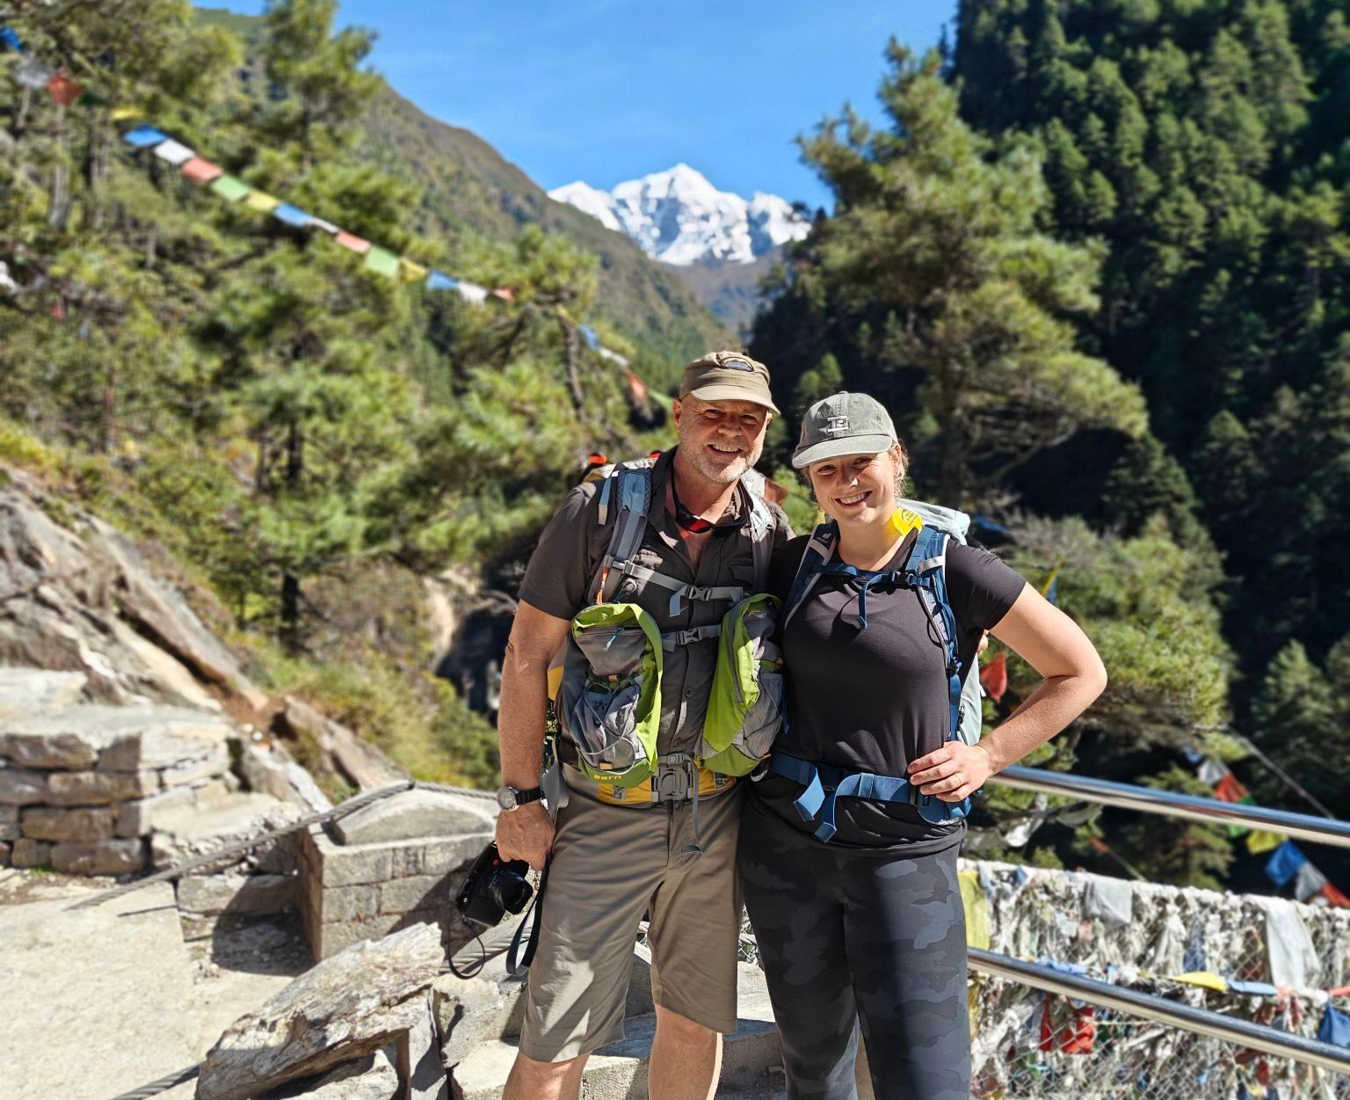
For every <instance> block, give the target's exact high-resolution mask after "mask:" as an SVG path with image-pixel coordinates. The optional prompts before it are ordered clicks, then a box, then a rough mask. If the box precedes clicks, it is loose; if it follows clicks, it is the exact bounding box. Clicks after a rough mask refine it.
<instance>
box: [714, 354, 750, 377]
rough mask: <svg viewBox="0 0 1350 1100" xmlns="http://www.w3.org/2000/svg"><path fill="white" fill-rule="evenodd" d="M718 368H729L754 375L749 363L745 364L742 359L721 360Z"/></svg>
mask: <svg viewBox="0 0 1350 1100" xmlns="http://www.w3.org/2000/svg"><path fill="white" fill-rule="evenodd" d="M718 366H722V367H730V368H731V369H732V370H743V371H749V372H750V373H751V374H754V373H755V368H754V367H752V366H751V365H750V364H749V363H747V362H746V361H745V360H744V359H731V358H727V359H723V360H722V361H721V362H720V363H719V364H718Z"/></svg>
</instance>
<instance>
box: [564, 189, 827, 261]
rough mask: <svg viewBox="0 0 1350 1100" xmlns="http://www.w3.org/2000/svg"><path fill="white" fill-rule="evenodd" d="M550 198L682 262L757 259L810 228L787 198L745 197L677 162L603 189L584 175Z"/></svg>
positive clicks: (662, 257)
mask: <svg viewBox="0 0 1350 1100" xmlns="http://www.w3.org/2000/svg"><path fill="white" fill-rule="evenodd" d="M549 197H550V198H553V199H557V200H558V201H559V202H565V203H569V204H571V205H572V206H575V207H576V208H577V209H578V210H582V211H584V212H585V213H587V214H589V215H591V217H593V218H595V219H597V220H598V221H599V222H600V223H601V224H602V225H604V226H605V227H607V228H609V229H613V230H616V231H617V232H620V233H625V234H627V235H628V236H629V237H632V238H633V240H635V241H637V243H638V244H639V245H641V246H642V249H643V250H644V251H645V252H646V253H647V254H648V255H649V256H652V257H653V258H655V259H657V260H660V261H662V262H663V263H668V264H674V265H675V266H677V267H687V266H689V265H690V264H710V265H715V266H720V265H722V264H752V263H754V262H755V261H756V260H757V259H759V258H760V257H761V256H764V255H766V254H767V253H770V252H772V251H774V250H775V249H777V248H779V247H780V246H782V245H784V244H786V243H787V242H788V241H799V240H801V239H802V238H803V237H805V236H806V234H807V233H808V232H809V231H810V228H811V227H810V224H809V223H808V222H807V221H805V220H804V219H803V218H801V217H800V216H799V215H798V214H797V213H796V212H795V211H794V210H793V209H792V206H791V205H790V204H789V203H788V202H787V200H785V199H781V198H779V197H778V196H777V195H769V194H765V193H764V192H763V191H756V192H755V194H754V197H753V198H751V199H749V200H746V199H743V198H741V196H740V195H736V194H732V193H731V192H730V191H719V190H717V188H716V187H714V186H713V185H712V184H711V183H710V182H708V178H707V177H706V176H704V175H703V173H702V172H699V171H697V170H696V169H693V168H690V167H689V165H687V164H677V165H675V167H674V168H671V169H669V170H668V171H665V172H653V173H652V174H651V175H649V176H643V177H642V178H641V179H639V180H629V181H628V182H626V183H621V184H619V185H618V186H617V187H615V188H614V190H613V191H601V190H599V189H597V188H595V187H592V186H590V185H589V184H587V183H583V182H581V181H580V180H578V181H577V182H576V183H569V184H568V185H567V186H566V187H557V188H554V189H553V190H552V191H550V192H549Z"/></svg>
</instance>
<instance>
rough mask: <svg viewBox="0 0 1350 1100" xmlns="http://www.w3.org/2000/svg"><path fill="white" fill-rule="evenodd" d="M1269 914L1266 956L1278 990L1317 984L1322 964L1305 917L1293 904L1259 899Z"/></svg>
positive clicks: (1282, 899) (1272, 978)
mask: <svg viewBox="0 0 1350 1100" xmlns="http://www.w3.org/2000/svg"><path fill="white" fill-rule="evenodd" d="M1255 900H1256V901H1257V904H1259V905H1260V906H1261V908H1262V909H1264V910H1265V911H1266V955H1267V957H1268V958H1269V960H1270V980H1271V981H1272V982H1273V983H1274V984H1275V985H1278V986H1289V987H1290V988H1292V989H1307V988H1308V987H1309V986H1311V985H1316V984H1317V979H1318V977H1319V976H1320V974H1321V970H1322V964H1321V961H1320V960H1319V959H1318V957H1317V948H1316V946H1314V944H1313V941H1312V937H1311V936H1310V935H1309V934H1308V927H1307V925H1305V924H1304V923H1303V917H1302V916H1300V915H1299V911H1298V909H1297V908H1296V907H1295V905H1294V903H1293V902H1292V901H1287V900H1285V899H1284V898H1257V899H1255Z"/></svg>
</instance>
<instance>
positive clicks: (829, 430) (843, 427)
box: [820, 416, 848, 435]
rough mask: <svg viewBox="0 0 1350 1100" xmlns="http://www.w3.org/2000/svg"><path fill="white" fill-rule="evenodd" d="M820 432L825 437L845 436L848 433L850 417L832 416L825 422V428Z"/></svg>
mask: <svg viewBox="0 0 1350 1100" xmlns="http://www.w3.org/2000/svg"><path fill="white" fill-rule="evenodd" d="M820 430H821V432H822V433H823V434H824V435H843V434H844V433H845V432H846V431H848V417H846V416H832V417H830V418H829V420H827V421H825V427H823V428H821V429H820Z"/></svg>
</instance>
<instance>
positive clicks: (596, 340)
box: [577, 325, 600, 351]
mask: <svg viewBox="0 0 1350 1100" xmlns="http://www.w3.org/2000/svg"><path fill="white" fill-rule="evenodd" d="M577 331H578V332H580V333H581V338H582V339H583V340H585V341H586V346H587V347H588V348H590V349H591V351H599V350H600V334H599V333H597V332H596V331H595V329H593V328H591V326H590V325H578V326H577Z"/></svg>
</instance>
